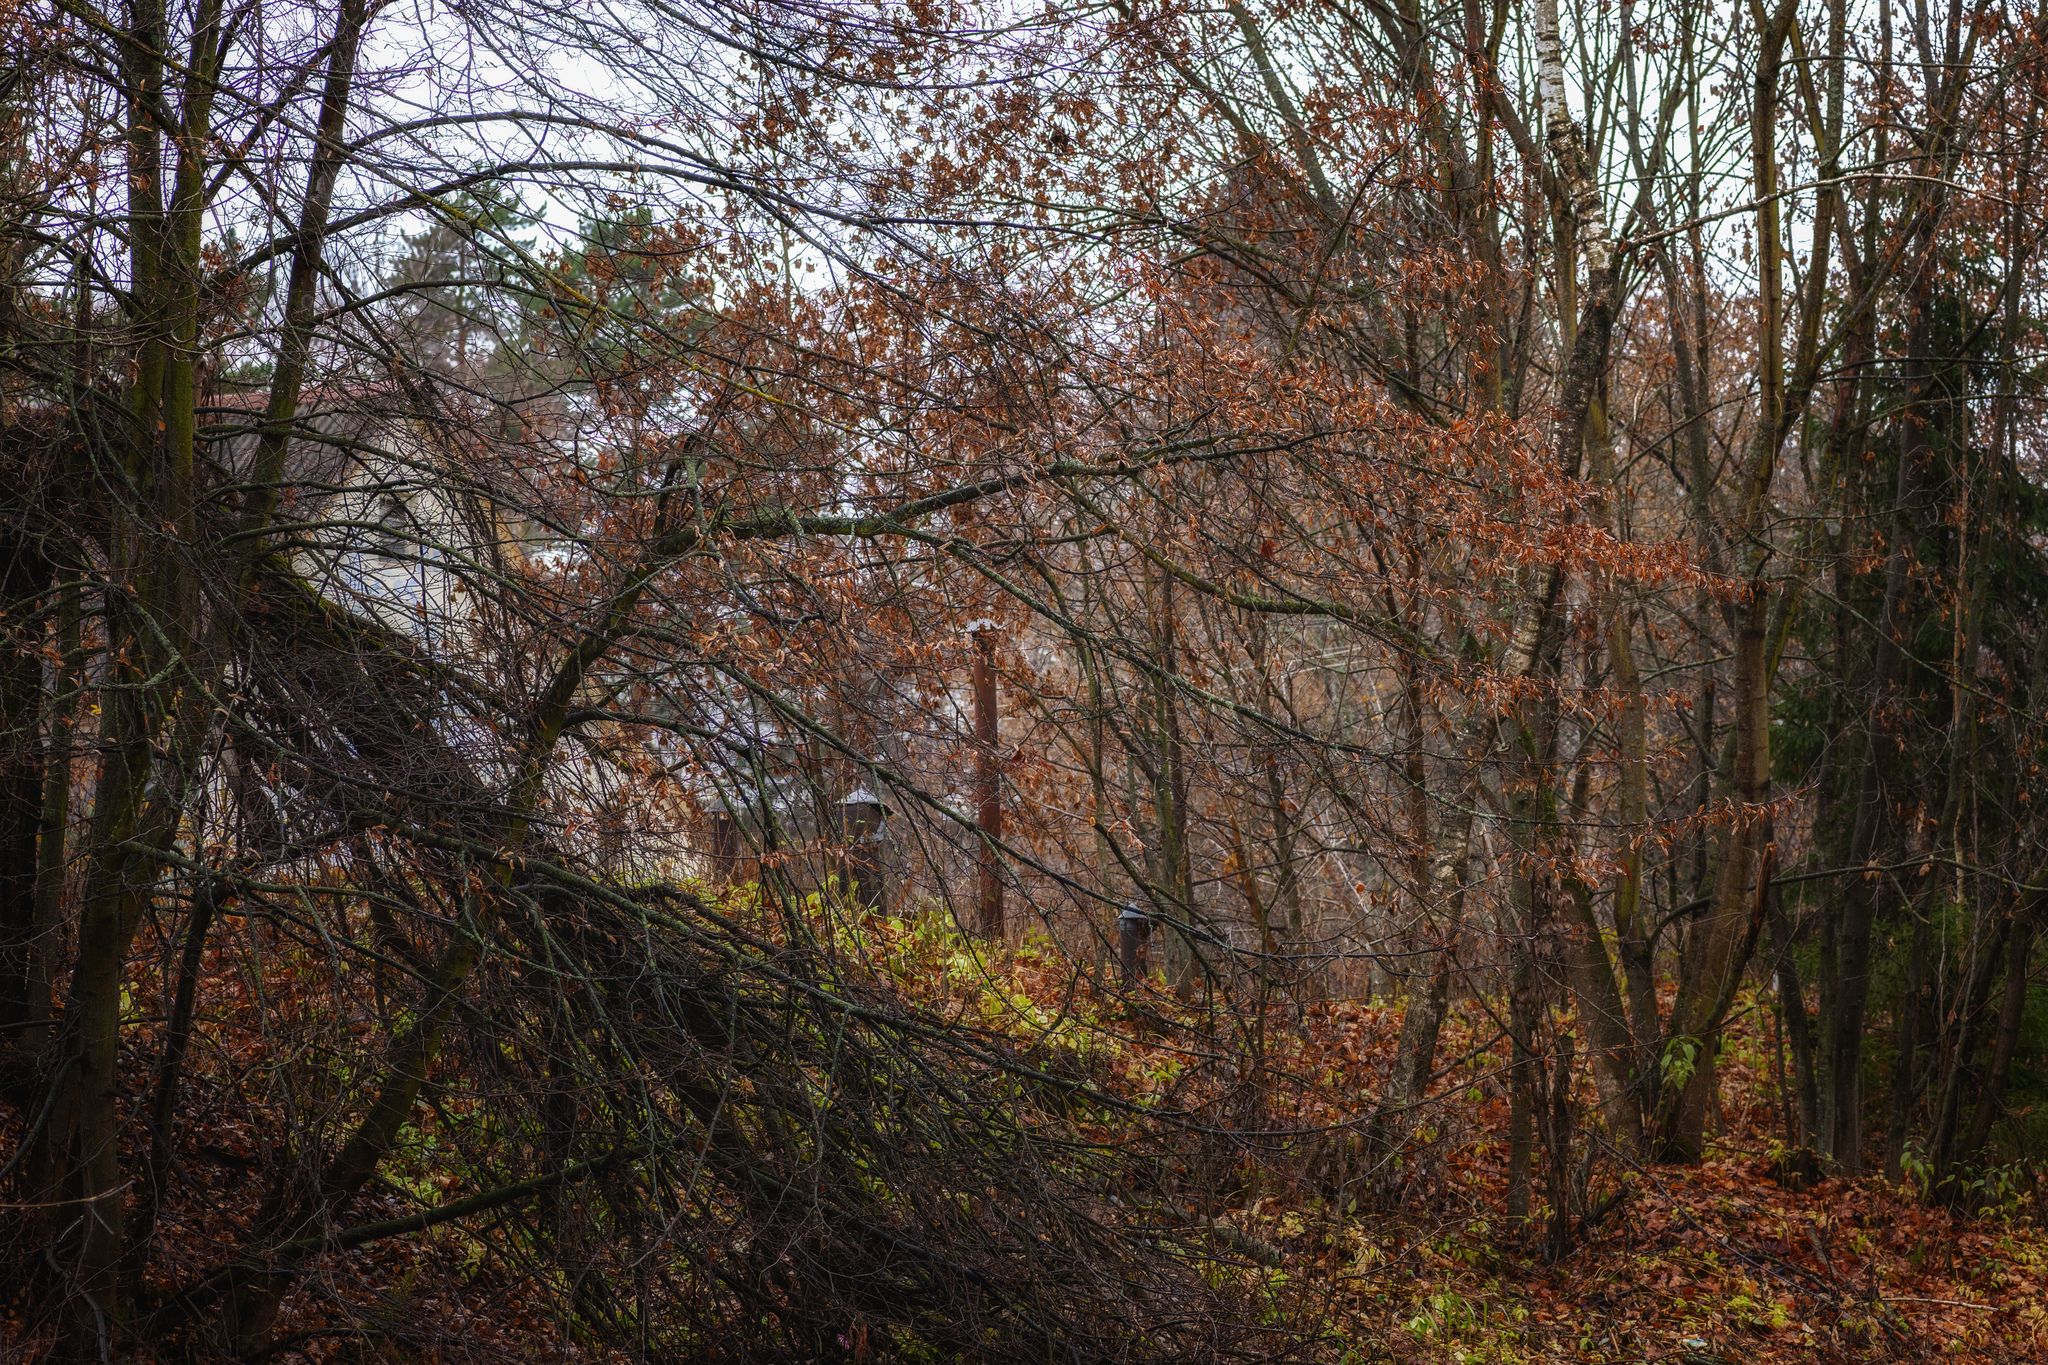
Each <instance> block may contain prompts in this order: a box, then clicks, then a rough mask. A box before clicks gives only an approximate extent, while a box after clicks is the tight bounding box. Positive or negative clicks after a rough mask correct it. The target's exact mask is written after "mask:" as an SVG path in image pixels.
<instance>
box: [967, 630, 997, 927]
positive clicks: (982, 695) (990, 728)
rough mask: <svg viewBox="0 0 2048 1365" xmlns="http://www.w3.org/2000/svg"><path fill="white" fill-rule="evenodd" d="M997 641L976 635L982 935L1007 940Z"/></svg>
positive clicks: (985, 633) (990, 633)
mask: <svg viewBox="0 0 2048 1365" xmlns="http://www.w3.org/2000/svg"><path fill="white" fill-rule="evenodd" d="M995 655H996V637H995V631H994V629H993V628H992V627H991V626H989V625H986V624H984V625H983V626H981V628H980V629H978V630H976V631H975V632H974V740H975V750H976V758H977V764H976V769H975V787H976V790H977V794H978V796H979V798H980V800H979V806H980V809H979V811H978V812H977V815H976V821H977V823H978V824H979V825H980V826H981V932H982V933H984V934H986V935H988V936H989V937H990V938H1001V937H1002V936H1003V881H1002V875H1001V873H1002V868H1001V865H1000V864H999V863H998V861H997V858H996V845H997V843H998V842H1000V841H1001V839H1002V837H1003V779H1002V771H1001V769H1000V768H999V767H998V766H997V762H996V760H997V752H996V746H997V740H998V736H997V731H996V667H995Z"/></svg>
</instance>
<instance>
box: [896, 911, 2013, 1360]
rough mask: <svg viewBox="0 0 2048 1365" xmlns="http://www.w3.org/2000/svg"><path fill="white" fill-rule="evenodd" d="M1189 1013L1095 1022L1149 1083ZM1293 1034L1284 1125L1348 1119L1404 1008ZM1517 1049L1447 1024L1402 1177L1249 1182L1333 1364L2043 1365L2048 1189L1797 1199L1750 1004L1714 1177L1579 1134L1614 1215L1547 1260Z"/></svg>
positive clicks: (1713, 1131)
mask: <svg viewBox="0 0 2048 1365" xmlns="http://www.w3.org/2000/svg"><path fill="white" fill-rule="evenodd" d="M1005 965H1006V967H1007V974H1008V977H1009V979H1010V990H1009V992H1008V994H1009V995H1010V998H1011V999H1013V1000H1020V1001H1021V999H1026V998H1028V999H1030V1000H1033V1001H1034V1002H1036V1005H1037V1011H1038V1012H1037V1020H1038V1021H1039V1022H1040V1023H1043V1022H1044V1021H1045V1020H1046V1018H1047V1017H1048V1015H1049V1014H1050V1013H1051V1012H1054V1011H1061V1010H1064V1011H1067V1012H1078V1013H1083V1014H1087V1013H1090V1011H1088V1008H1087V1006H1086V1005H1085V1004H1082V1003H1080V1002H1079V1001H1078V999H1077V993H1076V992H1075V991H1074V990H1073V989H1072V987H1071V985H1070V978H1069V976H1068V973H1067V972H1066V971H1065V970H1064V968H1063V967H1062V965H1060V962H1059V959H1058V957H1057V955H1055V954H1051V953H1045V954H1044V955H1043V957H1040V956H1039V955H1038V954H1034V953H1033V952H1032V951H1031V950H1030V949H1028V948H1027V949H1025V950H1023V951H1020V952H1017V953H1016V954H1014V955H1013V956H1011V957H1010V958H1009V959H1008V962H1007V963H1006V964H1005ZM957 978H958V974H957V972H956V973H955V979H956V980H957ZM912 984H913V988H915V987H916V984H917V983H912ZM923 984H924V988H925V989H926V990H929V989H931V987H932V986H933V985H934V984H936V983H934V982H931V981H927V982H925V983H923ZM1155 984H1156V982H1155ZM999 993H1001V992H999ZM1174 1012H1175V1007H1174V1005H1173V1004H1172V1003H1171V1002H1170V1001H1169V1000H1167V999H1164V998H1163V997H1162V996H1161V994H1160V993H1158V992H1156V991H1153V992H1148V993H1147V999H1146V1000H1145V1002H1144V1003H1143V1004H1142V1005H1139V1006H1136V1007H1135V1008H1134V1007H1133V1005H1132V1003H1131V1002H1130V1001H1129V1000H1128V999H1126V1000H1125V1001H1124V1002H1122V1008H1121V1009H1120V1008H1118V1002H1116V1001H1115V1000H1114V999H1112V1000H1110V1001H1104V1002H1102V1007H1101V1008H1099V1010H1097V1011H1094V1012H1093V1017H1092V1018H1091V1020H1090V1022H1091V1023H1092V1024H1094V1025H1096V1026H1099V1027H1100V1028H1102V1029H1104V1030H1105V1031H1108V1032H1111V1033H1113V1034H1114V1035H1115V1036H1116V1038H1117V1040H1118V1043H1117V1046H1118V1048H1119V1050H1120V1051H1121V1052H1123V1053H1124V1054H1125V1057H1126V1061H1125V1071H1126V1074H1127V1075H1129V1076H1131V1077H1134V1078H1142V1077H1145V1076H1148V1075H1151V1076H1158V1075H1165V1074H1170V1073H1172V1072H1174V1071H1175V1070H1176V1068H1177V1067H1178V1066H1181V1065H1184V1064H1185V1062H1186V1060H1187V1058H1188V1057H1189V1056H1190V1055H1191V1054H1192V1053H1193V1052H1194V1051H1195V1050H1196V1049H1192V1048H1189V1047H1187V1046H1186V1045H1185V1044H1184V1043H1183V1042H1182V1041H1181V1038H1183V1037H1184V1036H1185V1035H1183V1034H1181V1033H1179V1032H1178V1031H1177V1030H1174V1029H1171V1028H1169V1029H1165V1030H1161V1029H1160V1028H1159V1027H1158V1023H1159V1020H1160V1019H1161V1017H1166V1018H1170V1017H1171V1016H1172V1015H1173V1014H1174ZM1286 1013H1287V1014H1288V1015H1290V1016H1291V1018H1290V1019H1289V1021H1288V1022H1289V1023H1291V1024H1292V1027H1283V1028H1278V1029H1271V1030H1270V1033H1271V1036H1270V1037H1269V1038H1268V1039H1267V1040H1266V1042H1265V1048H1266V1052H1267V1058H1266V1065H1267V1067H1268V1068H1269V1069H1270V1071H1271V1073H1272V1074H1273V1075H1275V1076H1276V1077H1285V1078H1286V1082H1287V1083H1286V1084H1280V1085H1276V1086H1275V1087H1274V1094H1275V1103H1274V1106H1273V1108H1272V1110H1271V1111H1269V1113H1268V1114H1267V1118H1266V1122H1267V1125H1268V1126H1269V1127H1270V1128H1271V1129H1273V1130H1276V1131H1284V1130H1290V1129H1291V1130H1293V1131H1295V1132H1300V1131H1302V1130H1304V1129H1309V1128H1313V1127H1315V1126H1317V1125H1340V1124H1344V1123H1346V1122H1347V1121H1350V1122H1351V1123H1353V1124H1355V1123H1356V1120H1357V1118H1358V1117H1359V1112H1360V1110H1361V1109H1367V1108H1369V1103H1370V1098H1371V1097H1372V1096H1375V1095H1378V1094H1380V1093H1382V1092H1383V1090H1384V1087H1385V1077H1386V1072H1387V1067H1388V1064H1389V1062H1390V1061H1391V1059H1392V1055H1393V1051H1394V1047H1395V1044H1396V1041H1397V1037H1398V1034H1399V1030H1400V1025H1401V1010H1400V1008H1399V1006H1398V1005H1394V1004H1388V1003H1379V1002H1374V1001H1370V1000H1326V1001H1321V1002H1317V1003H1314V1004H1311V1005H1309V1006H1307V1007H1306V1008H1305V1009H1300V1010H1293V1009H1290V1010H1288V1011H1286ZM1120 1020H1121V1022H1120ZM1134 1021H1135V1022H1134ZM1563 1026H1564V1027H1566V1028H1568V1027H1569V1020H1568V1019H1567V1020H1566V1021H1565V1022H1564V1025H1563ZM1500 1033H1501V1031H1500V1029H1499V1027H1498V1026H1497V1024H1495V1023H1494V1022H1493V1016H1492V1015H1491V1014H1490V1013H1489V1012H1488V1010H1487V1009H1486V1008H1485V1006H1484V1005H1483V1003H1481V1002H1477V1001H1470V1002H1461V1003H1460V1004H1458V1005H1454V1006H1453V1011H1452V1018H1451V1020H1450V1021H1448V1022H1447V1024H1446V1027H1445V1030H1444V1036H1443V1038H1442V1041H1441V1043H1440V1046H1439V1050H1438V1058H1439V1066H1440V1067H1441V1068H1443V1070H1441V1071H1440V1073H1439V1076H1438V1079H1437V1083H1436V1086H1435V1088H1434V1089H1433V1090H1432V1094H1431V1100H1432V1104H1431V1107H1430V1109H1429V1110H1428V1112H1426V1113H1425V1114H1423V1115H1422V1116H1420V1118H1419V1121H1418V1124H1417V1133H1416V1137H1417V1141H1416V1142H1415V1143H1413V1144H1411V1146H1410V1148H1409V1151H1408V1155H1407V1156H1406V1157H1405V1158H1404V1162H1405V1166H1406V1169H1405V1170H1403V1171H1401V1172H1399V1173H1398V1175H1399V1178H1397V1179H1388V1178H1387V1177H1386V1176H1385V1175H1384V1174H1382V1175H1379V1176H1377V1177H1375V1176H1374V1175H1373V1174H1372V1173H1364V1174H1361V1173H1358V1172H1355V1171H1339V1172H1338V1173H1337V1175H1338V1176H1340V1177H1344V1178H1343V1179H1337V1180H1335V1181H1333V1175H1332V1172H1331V1171H1330V1170H1329V1166H1330V1163H1329V1161H1328V1160H1327V1158H1325V1159H1323V1160H1320V1161H1318V1160H1314V1159H1312V1160H1310V1161H1308V1162H1306V1163H1296V1164H1295V1171H1294V1173H1293V1174H1292V1175H1289V1174H1284V1173H1283V1174H1281V1175H1279V1176H1278V1178H1277V1179H1275V1180H1270V1181H1260V1180H1257V1179H1252V1180H1247V1181H1246V1182H1245V1185H1244V1188H1243V1189H1242V1190H1241V1191H1238V1192H1237V1193H1236V1194H1235V1195H1233V1196H1232V1197H1231V1198H1230V1199H1229V1201H1228V1203H1229V1205H1230V1207H1224V1208H1217V1209H1216V1210H1215V1213H1216V1216H1217V1217H1218V1218H1219V1219H1227V1220H1229V1221H1230V1222H1231V1224H1232V1225H1233V1226H1235V1227H1238V1228H1241V1229H1243V1230H1244V1231H1246V1232H1248V1233H1252V1234H1254V1235H1256V1236H1257V1237H1258V1238H1260V1239H1262V1240H1265V1241H1267V1242H1268V1243H1270V1244H1272V1245H1273V1246H1274V1247H1275V1248H1277V1249H1280V1250H1283V1251H1284V1252H1285V1253H1286V1262H1285V1265H1284V1271H1285V1274H1286V1277H1287V1281H1288V1283H1289V1286H1290V1288H1291V1290H1292V1293H1293V1295H1294V1296H1295V1299H1296V1311H1297V1312H1300V1313H1302V1314H1304V1315H1308V1314H1315V1313H1321V1314H1324V1315H1325V1317H1324V1321H1326V1322H1327V1323H1328V1324H1329V1327H1330V1329H1331V1331H1332V1336H1333V1339H1334V1342H1335V1343H1336V1344H1335V1345H1334V1348H1333V1359H1335V1360H1339V1361H1343V1362H1346V1365H1352V1363H1353V1362H1355V1363H1356V1365H1366V1363H1367V1362H1373V1361H1395V1362H1411V1361H1413V1362H1423V1361H1443V1362H1454V1363H1455V1365H1480V1362H1499V1365H1510V1363H1511V1362H1525V1361H1526V1362H1535V1361H1591V1362H1614V1363H1615V1365H1624V1363H1625V1365H1639V1363H1646V1362H1667V1361H1668V1362H1673V1363H1674V1365H1714V1363H1715V1362H1727V1363H1728V1365H1734V1363H1736V1362H1752V1361H1753V1362H1795V1361H1796V1362H1809V1361H1812V1362H1847V1361H1881V1360H1899V1361H1921V1360H1942V1361H1971V1362H1978V1361H1981V1362H2009V1361H2010V1362H2019V1361H2048V1182H2044V1181H2037V1180H2036V1178H2035V1175H2034V1173H2033V1172H2032V1171H2031V1170H2030V1169H2024V1168H2021V1167H2012V1168H2008V1169H2005V1170H2000V1171H1993V1172H1990V1173H1988V1174H1986V1175H1985V1176H1984V1177H1983V1179H1982V1186H1983V1190H1982V1193H1981V1195H1980V1197H1979V1198H1978V1199H1977V1201H1976V1204H1977V1207H1976V1209H1975V1211H1973V1212H1964V1211H1959V1210H1956V1209H1952V1208H1949V1207H1943V1206H1929V1205H1928V1204H1927V1203H1926V1202H1925V1201H1924V1200H1923V1199H1922V1198H1921V1197H1920V1192H1919V1190H1918V1189H1917V1188H1915V1187H1914V1186H1913V1184H1912V1183H1911V1181H1910V1180H1908V1181H1907V1182H1906V1183H1902V1184H1895V1183H1891V1182H1887V1181H1886V1180H1884V1179H1883V1178H1881V1177H1878V1176H1872V1177H1867V1178H1862V1179H1855V1180H1849V1179H1841V1178H1830V1179H1814V1178H1811V1176H1812V1173H1811V1172H1810V1171H1809V1172H1808V1177H1809V1178H1806V1179H1801V1178H1800V1173H1799V1172H1798V1171H1797V1170H1796V1167H1795V1169H1793V1170H1788V1169H1787V1166H1788V1164H1791V1163H1787V1162H1786V1160H1785V1147H1784V1143H1783V1135H1784V1132H1785V1128H1784V1123H1785V1119H1786V1117H1787V1116H1786V1114H1785V1111H1784V1109H1783V1108H1782V1105H1781V1099H1780V1090H1779V1086H1778V1085H1777V1083H1776V1081H1775V1079H1774V1078H1775V1076H1776V1075H1778V1074H1779V1072H1778V1069H1777V1066H1776V1065H1774V1056H1773V1053H1774V1043H1775V1030H1774V1029H1772V1028H1771V1026H1770V1021H1769V1016H1768V1013H1767V1012H1766V1011H1763V1010H1759V1009H1758V1008H1756V1006H1755V1002H1754V1000H1753V998H1752V997H1751V995H1750V994H1749V993H1748V992H1745V993H1744V994H1743V996H1742V997H1741V998H1740V1000H1739V1001H1738V1006H1737V1009H1736V1011H1735V1019H1734V1021H1733V1023H1732V1024H1731V1026H1730V1029H1729V1033H1728V1037H1727V1042H1726V1044H1725V1048H1724V1052H1723V1057H1722V1065H1721V1073H1722V1079H1721V1091H1720V1103H1719V1104H1718V1105H1717V1106H1716V1108H1717V1111H1718V1112H1717V1114H1716V1116H1715V1119H1716V1121H1715V1123H1714V1124H1713V1125H1712V1126H1711V1127H1710V1133H1709V1141H1708V1150H1707V1155H1706V1159H1705V1160H1703V1161H1702V1162H1700V1163H1699V1164H1697V1165H1692V1166H1674V1165H1655V1166H1645V1165H1634V1164H1629V1163H1625V1162H1623V1161H1621V1160H1620V1159H1619V1158H1618V1156H1617V1155H1616V1154H1615V1153H1613V1151H1612V1149H1611V1148H1606V1147H1605V1146H1604V1144H1601V1145H1600V1146H1599V1149H1598V1154H1597V1158H1596V1159H1595V1160H1593V1161H1591V1162H1584V1152H1585V1148H1586V1145H1587V1142H1586V1138H1585V1135H1583V1134H1579V1135H1577V1136H1576V1139H1575V1142H1574V1146H1573V1149H1572V1151H1573V1160H1572V1162H1571V1163H1570V1166H1569V1168H1568V1171H1567V1174H1566V1177H1565V1178H1566V1179H1567V1180H1573V1179H1574V1178H1576V1180H1577V1181H1578V1182H1579V1184H1580V1187H1581V1191H1582V1196H1581V1197H1582V1201H1583V1202H1582V1205H1581V1207H1582V1208H1591V1209H1595V1210H1599V1209H1602V1208H1603V1206H1605V1213H1604V1216H1600V1217H1598V1218H1597V1220H1596V1222H1595V1225H1594V1226H1593V1227H1592V1228H1591V1229H1590V1230H1585V1231H1575V1233H1574V1236H1573V1238H1572V1244H1571V1246H1570V1247H1569V1248H1568V1249H1567V1250H1566V1252H1565V1254H1564V1255H1563V1256H1561V1257H1556V1256H1553V1255H1552V1254H1551V1253H1550V1249H1549V1247H1548V1246H1547V1245H1546V1233H1547V1232H1548V1228H1547V1210H1546V1208H1545V1181H1544V1179H1543V1174H1542V1171H1541V1170H1540V1169H1539V1170H1538V1172H1537V1174H1536V1178H1535V1181H1534V1186H1535V1203H1536V1219H1535V1222H1536V1224H1537V1226H1535V1227H1534V1228H1531V1229H1530V1230H1528V1231H1527V1232H1525V1233H1524V1234H1523V1235H1521V1236H1516V1235H1513V1234H1512V1232H1511V1230H1510V1228H1509V1227H1508V1223H1507V1219H1506V1217H1505V1207H1506V1192H1507V1183H1508V1180H1507V1156H1508V1147H1509V1144H1508V1133H1509V1108H1508V1101H1507V1092H1506V1088H1505V1086H1504V1085H1503V1084H1502V1083H1501V1081H1502V1078H1503V1075H1504V1067H1503V1063H1504V1061H1505V1050H1506V1046H1507V1045H1506V1042H1505V1040H1504V1039H1503V1038H1502V1037H1500ZM1489 1039H1491V1041H1489ZM1579 1071H1580V1072H1581V1073H1583V1072H1584V1071H1585V1067H1584V1066H1583V1064H1582V1065H1581V1066H1580V1068H1579ZM1577 1088H1578V1094H1577V1096H1576V1102H1577V1104H1576V1107H1577V1109H1578V1112H1579V1113H1581V1114H1585V1115H1590V1114H1591V1112H1592V1110H1593V1103H1592V1101H1593V1095H1592V1091H1591V1085H1590V1082H1589V1081H1588V1080H1587V1079H1586V1078H1585V1077H1584V1076H1583V1074H1581V1076H1580V1077H1579V1079H1578V1082H1577ZM1283 1091H1291V1097H1290V1098H1289V1099H1287V1100H1281V1099H1280V1098H1279V1096H1280V1095H1281V1093H1282V1092H1283ZM1326 1146H1327V1144H1326ZM1353 1150H1355V1146H1354V1148H1353ZM1537 1162H1538V1165H1539V1167H1540V1166H1541V1165H1542V1164H1543V1154H1542V1148H1541V1147H1540V1145H1539V1147H1538V1149H1537ZM1582 1162H1584V1165H1583V1167H1582V1165H1581V1163H1582ZM1582 1172H1583V1173H1582ZM1369 1192H1370V1194H1371V1197H1364V1196H1366V1195H1368V1193H1369ZM1333 1194H1334V1195H1335V1198H1333V1197H1332V1196H1333Z"/></svg>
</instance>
